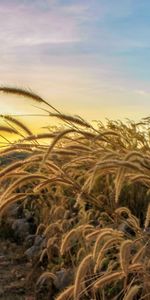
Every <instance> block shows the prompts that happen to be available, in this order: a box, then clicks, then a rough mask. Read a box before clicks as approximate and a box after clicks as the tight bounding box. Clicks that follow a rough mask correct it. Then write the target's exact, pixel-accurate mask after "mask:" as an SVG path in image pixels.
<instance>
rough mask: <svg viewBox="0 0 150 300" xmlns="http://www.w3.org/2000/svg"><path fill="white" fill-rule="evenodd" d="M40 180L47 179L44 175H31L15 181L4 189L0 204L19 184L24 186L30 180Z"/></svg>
mask: <svg viewBox="0 0 150 300" xmlns="http://www.w3.org/2000/svg"><path fill="white" fill-rule="evenodd" d="M40 179H47V177H46V176H44V175H41V174H31V175H26V176H24V177H22V178H19V179H18V180H16V181H15V182H14V183H13V184H12V185H10V186H9V187H8V188H7V189H6V191H5V192H4V193H3V194H2V196H1V198H0V201H1V202H2V201H3V200H4V199H5V197H6V196H7V197H8V196H9V195H10V193H11V192H12V191H14V190H15V189H16V188H17V187H18V186H19V185H20V184H25V183H27V182H29V181H31V180H40Z"/></svg>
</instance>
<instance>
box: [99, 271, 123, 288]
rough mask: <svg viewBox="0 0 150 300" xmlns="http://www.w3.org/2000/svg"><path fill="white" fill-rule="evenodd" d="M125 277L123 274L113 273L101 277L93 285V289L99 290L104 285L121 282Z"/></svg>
mask: <svg viewBox="0 0 150 300" xmlns="http://www.w3.org/2000/svg"><path fill="white" fill-rule="evenodd" d="M124 276H125V274H124V272H120V271H119V272H115V273H114V272H113V273H110V274H106V275H103V276H102V277H100V279H98V280H96V282H95V283H94V289H96V290H97V289H101V288H102V287H103V286H104V285H105V284H109V283H110V282H112V281H114V280H115V281H116V280H121V279H123V278H124Z"/></svg>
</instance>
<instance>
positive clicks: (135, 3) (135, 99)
mask: <svg viewBox="0 0 150 300" xmlns="http://www.w3.org/2000/svg"><path fill="white" fill-rule="evenodd" d="M0 75H1V76H0V84H2V85H3V84H6V85H10V84H11V85H12V86H17V87H25V88H31V89H32V90H33V91H34V92H37V93H39V94H40V95H41V96H42V97H44V98H45V99H46V100H47V101H48V102H49V103H51V104H52V105H53V106H55V107H56V108H58V109H59V110H60V111H62V112H63V113H71V114H75V115H81V116H82V117H84V118H86V119H87V120H92V119H101V120H104V119H105V118H111V119H125V118H131V119H133V120H137V119H139V118H141V117H145V116H148V115H149V113H150V110H149V108H150V1H148V0H124V1H123V0H109V1H108V0H72V1H71V0H70V1H69V0H32V1H31V0H0ZM32 104H34V103H32V102H31V101H25V100H23V99H18V100H16V98H15V97H12V96H7V97H6V96H3V95H2V94H1V95H0V110H1V113H7V114H8V113H11V114H22V113H27V114H29V113H36V112H37V110H36V109H35V108H34V107H33V106H32ZM32 122H33V119H32ZM36 122H37V121H34V123H35V124H36ZM40 124H42V121H41V123H40V122H39V123H38V125H39V126H40ZM36 126H37V124H36Z"/></svg>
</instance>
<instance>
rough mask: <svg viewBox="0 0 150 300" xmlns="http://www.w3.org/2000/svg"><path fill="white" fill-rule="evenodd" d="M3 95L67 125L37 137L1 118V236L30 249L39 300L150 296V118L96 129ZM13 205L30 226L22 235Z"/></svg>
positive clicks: (46, 107) (25, 94)
mask: <svg viewBox="0 0 150 300" xmlns="http://www.w3.org/2000/svg"><path fill="white" fill-rule="evenodd" d="M0 91H1V92H4V93H10V94H11V93H12V94H16V96H18V97H20V99H21V98H22V97H26V99H27V101H35V102H36V103H37V105H40V107H41V108H42V109H43V110H45V111H44V113H45V114H49V118H50V120H49V123H50V122H51V117H53V118H56V120H57V119H58V120H59V121H61V122H62V126H61V127H58V128H57V127H56V128H55V127H53V128H46V129H44V130H43V133H40V134H36V135H35V134H33V133H32V129H30V128H28V127H27V126H26V125H25V124H23V123H22V122H21V121H18V119H17V118H14V117H11V116H1V118H3V120H4V121H5V122H6V125H5V126H1V127H0V131H1V136H2V137H3V139H4V138H5V142H6V144H7V143H8V144H7V145H3V147H2V148H1V152H0V162H1V166H0V168H1V169H0V182H1V185H0V215H1V236H2V239H4V240H5V239H7V240H8V239H10V232H11V238H12V236H14V239H15V242H16V243H19V244H20V245H22V246H21V247H24V253H25V256H26V257H27V260H29V261H30V263H31V265H32V271H31V272H30V274H29V276H27V277H28V278H27V279H26V280H29V279H30V281H32V282H33V286H34V297H35V298H34V299H37V300H38V299H42V300H44V299H56V300H66V299H67V300H69V299H70V300H80V299H81V300H82V299H83V300H91V299H93V300H108V299H114V300H115V299H116V300H120V299H124V300H131V299H133V300H138V299H141V300H142V299H145V300H148V299H150V281H149V279H150V224H149V223H150V204H149V203H150V118H149V117H147V118H143V119H142V120H141V121H140V122H139V123H135V122H133V121H131V120H127V121H126V122H121V121H111V120H107V122H106V124H105V125H104V124H102V123H101V122H100V121H99V122H97V123H96V125H95V127H94V126H93V125H92V124H90V123H88V122H86V121H85V120H83V119H82V118H81V117H79V116H70V115H64V114H61V112H59V111H58V110H57V109H55V108H54V107H53V106H51V105H50V104H48V103H47V102H46V101H45V100H44V99H42V98H41V97H40V96H38V95H36V94H33V93H32V92H29V91H26V90H22V89H15V88H9V87H3V88H0ZM93 117H94V116H93ZM50 124H51V123H50ZM8 133H9V134H10V135H12V136H13V140H14V136H15V142H14V141H13V142H11V143H10V142H9V141H6V137H7V134H8ZM12 207H15V208H16V207H18V208H19V213H18V212H17V213H18V214H19V218H18V219H20V220H22V219H23V220H25V221H24V222H26V223H28V225H30V229H31V227H32V230H29V231H28V232H27V233H26V234H25V235H24V227H22V228H23V229H22V230H23V234H22V236H21V233H20V231H19V234H18V235H17V234H16V232H15V230H18V227H15V226H14V219H13V217H12ZM15 218H16V216H15ZM10 219H11V220H12V219H13V220H12V223H11V222H10ZM15 222H16V221H15ZM12 224H13V225H12ZM15 224H16V223H15ZM31 225H32V226H31ZM16 228H17V229H16ZM20 230H21V229H20ZM18 236H19V237H18ZM31 236H32V238H31ZM29 238H30V239H32V243H31V244H30V245H29V244H27V240H29ZM19 247H20V246H19ZM20 299H21V298H20ZM23 299H24V298H23ZM26 299H27V298H26Z"/></svg>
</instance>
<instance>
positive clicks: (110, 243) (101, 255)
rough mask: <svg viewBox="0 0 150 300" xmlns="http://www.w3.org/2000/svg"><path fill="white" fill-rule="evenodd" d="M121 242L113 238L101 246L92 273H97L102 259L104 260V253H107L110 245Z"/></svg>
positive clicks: (120, 239) (119, 239)
mask: <svg viewBox="0 0 150 300" xmlns="http://www.w3.org/2000/svg"><path fill="white" fill-rule="evenodd" d="M121 241H122V238H117V237H113V238H111V239H109V240H108V241H106V242H105V244H104V245H103V246H102V248H101V249H100V251H99V254H98V257H97V260H96V264H95V267H94V273H96V272H97V270H98V268H99V266H100V265H101V262H102V259H103V258H104V254H105V251H107V250H108V249H109V247H110V246H111V245H113V244H118V243H119V242H121Z"/></svg>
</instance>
